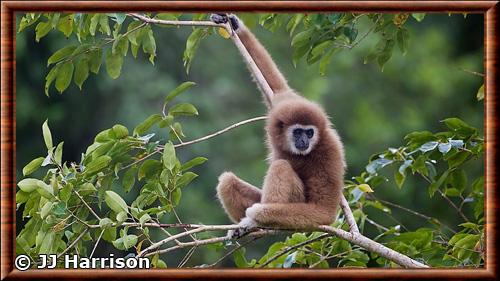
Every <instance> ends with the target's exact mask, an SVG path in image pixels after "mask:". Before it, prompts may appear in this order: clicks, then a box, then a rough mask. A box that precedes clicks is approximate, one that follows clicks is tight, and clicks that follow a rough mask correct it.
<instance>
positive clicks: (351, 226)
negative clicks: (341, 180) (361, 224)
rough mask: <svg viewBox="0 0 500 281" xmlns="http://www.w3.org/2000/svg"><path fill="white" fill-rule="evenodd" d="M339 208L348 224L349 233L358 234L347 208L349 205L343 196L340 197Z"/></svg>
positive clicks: (349, 210)
mask: <svg viewBox="0 0 500 281" xmlns="http://www.w3.org/2000/svg"><path fill="white" fill-rule="evenodd" d="M340 207H341V208H342V211H344V216H345V218H346V220H347V223H348V224H349V230H350V231H351V233H359V229H358V225H357V224H356V219H354V216H353V214H352V211H351V208H350V207H349V203H348V202H347V200H346V199H345V197H344V194H342V195H341V197H340Z"/></svg>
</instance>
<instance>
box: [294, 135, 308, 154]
mask: <svg viewBox="0 0 500 281" xmlns="http://www.w3.org/2000/svg"><path fill="white" fill-rule="evenodd" d="M295 147H296V148H297V149H298V150H300V151H305V150H307V149H308V148H309V138H308V137H307V136H306V135H305V134H302V135H301V136H300V137H299V138H297V139H295Z"/></svg>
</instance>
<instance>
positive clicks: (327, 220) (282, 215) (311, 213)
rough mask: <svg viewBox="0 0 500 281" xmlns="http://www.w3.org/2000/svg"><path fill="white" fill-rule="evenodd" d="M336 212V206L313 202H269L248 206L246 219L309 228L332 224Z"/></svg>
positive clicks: (273, 224) (281, 225) (276, 225)
mask: <svg viewBox="0 0 500 281" xmlns="http://www.w3.org/2000/svg"><path fill="white" fill-rule="evenodd" d="M336 213H337V210H336V208H332V207H323V206H319V205H316V204H312V203H288V204H287V203H269V204H254V205H253V206H252V207H250V208H248V209H247V210H246V218H245V219H249V220H253V221H254V222H256V223H257V225H262V226H271V227H284V228H292V229H307V228H312V227H315V226H318V225H328V224H331V223H332V222H333V221H334V219H335V215H336Z"/></svg>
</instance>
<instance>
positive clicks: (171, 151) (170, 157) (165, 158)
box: [162, 142, 177, 171]
mask: <svg viewBox="0 0 500 281" xmlns="http://www.w3.org/2000/svg"><path fill="white" fill-rule="evenodd" d="M162 162H163V167H165V168H167V169H168V170H170V171H171V170H172V169H173V168H174V167H175V164H176V163H177V157H176V156H175V148H174V145H173V144H172V142H168V143H166V144H165V147H164V148H163V154H162Z"/></svg>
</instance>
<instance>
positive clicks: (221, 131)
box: [174, 116, 267, 148]
mask: <svg viewBox="0 0 500 281" xmlns="http://www.w3.org/2000/svg"><path fill="white" fill-rule="evenodd" d="M266 118H267V117H266V116H259V117H255V118H250V119H247V120H243V121H241V122H238V123H235V124H233V125H231V126H229V127H226V128H225V129H222V130H220V131H217V132H215V133H213V134H210V135H207V136H204V137H201V138H198V139H195V140H191V141H186V142H183V143H179V144H176V145H174V147H175V148H177V147H182V146H186V145H190V144H193V143H197V142H202V141H205V140H208V139H211V138H213V137H216V136H218V135H221V134H224V133H225V132H227V131H230V130H232V129H234V128H237V127H239V126H241V125H245V124H248V123H252V122H255V121H260V120H265V119H266Z"/></svg>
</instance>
